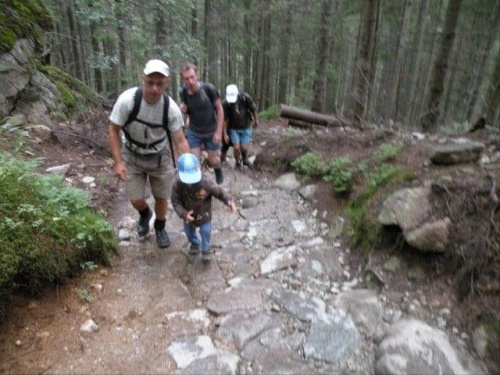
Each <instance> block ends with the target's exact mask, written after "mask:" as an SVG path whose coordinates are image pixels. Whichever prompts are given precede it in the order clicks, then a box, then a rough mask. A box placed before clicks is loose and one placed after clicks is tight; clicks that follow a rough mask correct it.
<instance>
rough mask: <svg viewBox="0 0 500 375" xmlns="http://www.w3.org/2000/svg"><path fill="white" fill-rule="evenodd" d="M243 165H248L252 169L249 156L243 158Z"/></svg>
mask: <svg viewBox="0 0 500 375" xmlns="http://www.w3.org/2000/svg"><path fill="white" fill-rule="evenodd" d="M243 165H246V166H247V167H248V168H249V169H252V163H250V160H248V158H244V159H243Z"/></svg>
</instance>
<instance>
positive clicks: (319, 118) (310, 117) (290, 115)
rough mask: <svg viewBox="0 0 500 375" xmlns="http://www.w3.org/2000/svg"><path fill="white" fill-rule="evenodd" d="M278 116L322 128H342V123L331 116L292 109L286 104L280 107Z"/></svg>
mask: <svg viewBox="0 0 500 375" xmlns="http://www.w3.org/2000/svg"><path fill="white" fill-rule="evenodd" d="M278 114H279V116H280V117H284V118H287V119H292V120H298V121H303V122H307V123H312V124H317V125H322V126H342V124H341V122H340V121H339V120H338V119H337V118H336V117H335V116H329V115H324V114H322V113H318V112H313V111H308V110H306V109H299V108H296V107H290V106H288V105H285V104H280V105H279V107H278Z"/></svg>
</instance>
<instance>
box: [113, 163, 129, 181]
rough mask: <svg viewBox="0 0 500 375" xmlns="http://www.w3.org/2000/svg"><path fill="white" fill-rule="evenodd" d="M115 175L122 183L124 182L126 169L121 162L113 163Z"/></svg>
mask: <svg viewBox="0 0 500 375" xmlns="http://www.w3.org/2000/svg"><path fill="white" fill-rule="evenodd" d="M115 175H116V177H118V178H119V179H120V180H122V181H125V179H126V178H127V168H125V164H123V163H122V162H121V161H120V162H118V163H115Z"/></svg>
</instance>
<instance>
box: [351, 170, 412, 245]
mask: <svg viewBox="0 0 500 375" xmlns="http://www.w3.org/2000/svg"><path fill="white" fill-rule="evenodd" d="M402 172H403V170H402V167H401V166H398V165H389V164H382V165H381V166H380V167H378V168H377V169H376V170H375V171H374V172H372V173H366V174H365V179H366V181H367V184H366V188H365V189H364V190H363V192H362V193H361V194H359V195H358V196H357V197H356V198H355V199H353V200H352V201H350V202H349V204H348V205H347V206H346V208H345V209H344V215H345V216H347V217H348V218H349V224H348V225H347V234H348V236H349V237H350V238H351V243H352V244H353V245H354V246H357V245H360V246H362V247H363V248H365V249H369V248H372V247H373V246H375V245H377V244H378V243H379V242H380V233H381V230H382V226H381V225H380V224H379V223H378V221H377V220H376V219H375V218H374V217H373V215H371V214H370V213H369V210H368V206H369V204H370V202H371V201H372V199H373V197H374V196H375V195H376V194H377V192H378V191H379V190H381V189H383V188H386V187H388V186H389V185H394V184H398V183H401V182H403V181H410V180H413V179H414V178H415V173H414V172H412V171H406V172H404V173H402Z"/></svg>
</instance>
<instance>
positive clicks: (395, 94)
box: [389, 0, 413, 121]
mask: <svg viewBox="0 0 500 375" xmlns="http://www.w3.org/2000/svg"><path fill="white" fill-rule="evenodd" d="M412 5H413V4H412V0H406V1H405V3H404V5H403V21H402V23H401V29H400V32H399V43H398V49H397V52H396V62H395V65H394V69H393V71H392V83H391V94H390V96H389V106H390V108H391V110H390V112H389V116H390V117H391V118H392V119H393V120H394V121H397V118H398V102H399V91H400V84H401V78H402V77H401V74H402V67H403V64H404V61H403V60H404V58H405V56H406V48H407V45H408V35H409V32H410V16H411V10H412Z"/></svg>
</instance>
